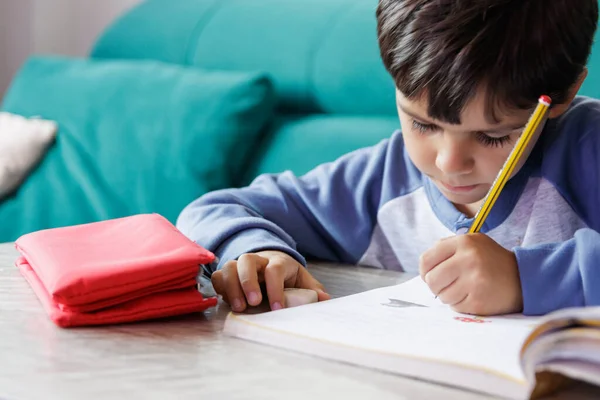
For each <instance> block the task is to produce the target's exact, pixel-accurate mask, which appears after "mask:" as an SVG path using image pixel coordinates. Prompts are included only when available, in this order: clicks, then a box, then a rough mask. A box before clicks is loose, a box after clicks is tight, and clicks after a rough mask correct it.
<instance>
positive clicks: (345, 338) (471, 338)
mask: <svg viewBox="0 0 600 400" xmlns="http://www.w3.org/2000/svg"><path fill="white" fill-rule="evenodd" d="M410 303H414V304H413V305H411V304H410ZM419 304H427V305H431V307H422V306H420V305H419ZM536 321H537V319H536V318H532V319H528V318H525V317H522V316H514V317H513V316H507V317H494V318H474V317H472V316H466V315H463V314H458V313H455V312H453V311H452V310H450V308H448V307H447V306H445V305H443V304H442V303H441V302H439V300H437V299H435V298H434V296H433V295H432V294H431V292H430V291H429V289H428V288H427V286H426V285H425V284H424V283H423V282H422V281H421V280H420V278H415V279H413V280H411V281H409V282H406V283H404V284H401V285H397V286H391V287H385V288H381V289H375V290H371V291H368V292H364V293H360V294H356V295H352V296H347V297H343V298H339V299H334V300H329V301H326V302H320V303H313V304H308V305H305V306H301V307H296V308H289V309H284V310H280V311H275V312H268V313H264V314H256V315H230V317H229V318H228V323H227V324H226V327H225V332H226V333H228V334H231V335H234V336H246V337H247V338H248V337H250V336H252V337H253V339H257V340H259V341H260V340H261V339H260V337H261V335H260V334H258V333H257V332H256V335H246V334H244V333H242V331H244V330H246V332H248V331H249V330H252V329H258V330H262V331H263V333H266V332H267V331H270V332H276V333H277V334H278V335H286V334H287V335H290V336H294V337H296V338H298V337H300V338H303V339H309V342H303V343H310V340H312V341H315V342H319V343H321V344H322V343H329V344H337V345H338V346H341V347H346V348H348V349H361V350H369V351H371V352H374V354H375V353H378V354H383V355H394V356H401V357H399V358H398V360H399V361H398V362H401V361H400V360H401V359H402V357H408V358H412V359H419V360H428V361H434V362H435V363H442V364H446V365H454V366H460V367H462V368H466V369H468V370H471V371H477V372H478V373H481V372H482V371H483V372H485V373H486V374H488V375H495V376H496V378H498V377H501V378H502V379H504V378H506V379H508V380H509V381H512V382H513V383H516V384H518V385H523V386H524V387H525V380H524V376H523V373H522V371H521V368H520V363H519V351H520V348H521V345H522V344H523V341H524V340H525V338H526V337H527V335H528V334H529V333H530V332H531V331H532V329H533V328H534V327H535V322H536ZM240 324H245V325H247V326H248V329H244V328H243V326H240ZM236 325H237V327H236ZM263 336H264V335H263ZM268 336H269V337H270V339H269V341H270V343H269V341H267V340H265V341H266V342H267V344H271V345H275V346H277V345H278V344H280V343H276V342H274V340H275V341H276V339H273V336H272V335H268ZM284 341H285V340H281V342H282V343H283V342H284ZM306 346H310V344H307V345H306ZM284 347H285V345H284ZM295 350H298V351H301V352H302V351H305V352H309V353H312V352H311V351H310V350H309V349H307V348H304V349H303V348H299V349H295ZM356 362H357V363H358V362H359V361H358V360H357V361H356ZM381 368H383V369H385V368H384V367H383V366H382V367H381ZM500 393H502V391H500Z"/></svg>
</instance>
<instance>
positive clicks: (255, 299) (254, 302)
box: [248, 292, 260, 306]
mask: <svg viewBox="0 0 600 400" xmlns="http://www.w3.org/2000/svg"><path fill="white" fill-rule="evenodd" d="M259 301H260V296H259V295H258V293H256V292H250V294H249V295H248V302H249V303H250V304H252V305H253V306H255V305H257V304H258V302H259Z"/></svg>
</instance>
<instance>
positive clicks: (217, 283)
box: [210, 270, 229, 304]
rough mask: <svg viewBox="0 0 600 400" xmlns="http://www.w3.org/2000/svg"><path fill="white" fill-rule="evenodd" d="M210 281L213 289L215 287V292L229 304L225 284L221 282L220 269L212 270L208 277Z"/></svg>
mask: <svg viewBox="0 0 600 400" xmlns="http://www.w3.org/2000/svg"><path fill="white" fill-rule="evenodd" d="M210 281H211V283H212V285H213V289H215V292H216V293H217V294H218V295H220V296H221V297H222V298H223V301H225V302H226V303H228V304H229V299H228V298H227V293H226V292H225V284H224V282H223V272H221V271H220V270H219V271H215V272H213V273H212V275H211V277H210Z"/></svg>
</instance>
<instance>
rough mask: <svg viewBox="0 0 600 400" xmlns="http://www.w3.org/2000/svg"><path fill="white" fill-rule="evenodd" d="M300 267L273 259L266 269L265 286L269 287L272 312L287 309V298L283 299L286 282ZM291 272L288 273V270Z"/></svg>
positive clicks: (268, 294)
mask: <svg viewBox="0 0 600 400" xmlns="http://www.w3.org/2000/svg"><path fill="white" fill-rule="evenodd" d="M294 268H296V269H297V268H298V266H296V265H294V264H292V263H286V262H284V261H283V260H281V259H278V258H272V259H271V260H269V264H268V265H267V266H266V268H265V272H264V274H265V284H266V286H267V296H268V297H269V303H270V304H271V310H273V311H275V310H279V309H282V308H285V298H284V297H283V288H284V282H285V281H286V280H287V279H288V275H289V276H293V272H294V271H293V269H294ZM288 269H289V270H290V271H287V270H288Z"/></svg>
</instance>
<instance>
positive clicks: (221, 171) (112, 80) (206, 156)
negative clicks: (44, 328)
mask: <svg viewBox="0 0 600 400" xmlns="http://www.w3.org/2000/svg"><path fill="white" fill-rule="evenodd" d="M273 106H274V95H273V90H272V85H271V83H270V81H269V79H268V78H267V77H265V76H264V75H262V74H258V73H229V72H218V71H210V72H209V71H202V70H199V69H195V68H186V67H183V66H175V65H168V64H163V63H160V62H156V61H136V62H132V61H98V60H82V59H71V58H60V57H34V58H32V59H30V60H29V61H28V62H27V63H26V64H25V65H24V66H23V68H22V69H21V70H20V72H19V73H18V75H17V77H16V78H15V80H14V81H13V83H12V85H11V87H10V89H9V91H8V93H7V94H6V97H5V100H4V103H3V105H2V109H3V110H5V111H8V112H12V113H15V114H20V115H23V116H26V117H28V116H34V115H35V116H40V117H42V118H46V119H50V120H53V121H56V122H57V123H58V129H59V131H58V134H57V139H56V142H55V143H54V145H53V146H52V147H51V148H50V149H49V151H48V153H47V154H46V157H45V158H44V160H43V161H42V162H41V164H40V165H39V166H38V168H37V169H36V170H35V171H33V172H32V174H31V175H30V176H29V178H28V179H27V180H26V181H25V182H24V183H23V184H22V186H21V187H20V188H19V190H18V191H17V192H16V193H15V194H14V195H13V196H12V197H10V198H8V199H7V200H5V201H3V202H2V203H1V204H0V221H2V224H0V241H7V240H14V239H15V238H16V237H17V236H19V235H21V234H23V233H26V232H30V231H33V230H38V229H42V228H49V227H57V226H64V225H72V224H79V223H85V222H92V221H98V220H102V219H108V218H116V217H121V216H127V215H131V214H136V213H151V212H155V213H159V214H162V215H163V216H165V217H166V218H168V219H169V220H171V221H174V220H175V218H176V217H177V215H178V213H179V212H180V211H181V209H182V208H183V207H184V206H185V205H186V204H188V203H189V202H190V201H192V200H193V199H195V198H196V197H198V196H200V195H202V194H203V193H205V192H207V191H210V190H215V189H219V188H223V187H228V186H231V185H232V179H233V177H234V176H237V175H239V174H240V172H241V170H242V169H243V168H244V167H245V165H246V164H245V163H246V157H247V156H248V155H249V152H250V149H251V148H252V147H253V146H254V145H255V143H256V141H257V139H258V137H259V135H260V132H261V130H262V128H263V126H264V125H265V124H266V122H267V121H268V120H269V119H270V118H271V116H272V111H273Z"/></svg>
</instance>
